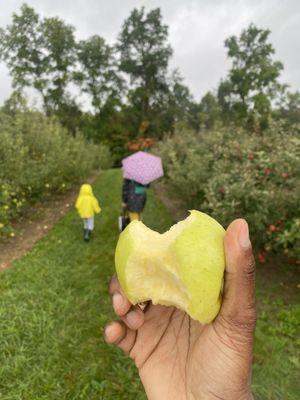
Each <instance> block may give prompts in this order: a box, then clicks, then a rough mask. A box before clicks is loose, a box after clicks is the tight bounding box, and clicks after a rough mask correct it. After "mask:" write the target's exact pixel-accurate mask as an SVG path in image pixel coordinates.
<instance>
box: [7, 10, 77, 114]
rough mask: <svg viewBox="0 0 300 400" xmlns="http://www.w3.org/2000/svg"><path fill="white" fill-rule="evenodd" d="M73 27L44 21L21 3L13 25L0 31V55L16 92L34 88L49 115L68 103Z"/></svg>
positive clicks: (62, 23)
mask: <svg viewBox="0 0 300 400" xmlns="http://www.w3.org/2000/svg"><path fill="white" fill-rule="evenodd" d="M74 51H75V39H74V28H73V27H72V26H70V25H67V24H65V23H64V21H62V20H61V19H59V18H44V19H41V18H40V16H39V15H38V14H37V13H36V12H35V11H34V9H33V8H31V7H29V6H28V5H26V4H23V5H22V7H21V10H20V13H19V14H16V13H15V14H13V17H12V24H11V25H8V26H7V27H6V29H2V30H1V32H0V54H1V58H2V59H3V60H4V61H5V62H6V64H7V66H8V69H9V71H10V74H11V76H12V80H13V87H14V88H15V90H17V91H20V92H22V91H23V89H24V88H26V87H33V88H34V89H36V90H37V91H38V92H39V93H40V95H41V97H42V101H43V105H44V108H45V110H46V111H47V112H48V113H52V112H56V111H57V110H58V109H59V108H60V107H61V106H62V105H63V104H66V103H68V101H69V99H68V94H67V85H68V83H69V82H70V78H71V69H72V66H73V65H74V61H75V57H74Z"/></svg>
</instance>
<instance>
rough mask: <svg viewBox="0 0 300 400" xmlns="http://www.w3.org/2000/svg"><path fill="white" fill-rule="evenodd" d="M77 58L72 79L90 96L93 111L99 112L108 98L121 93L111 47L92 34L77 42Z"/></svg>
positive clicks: (114, 97)
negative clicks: (77, 65)
mask: <svg viewBox="0 0 300 400" xmlns="http://www.w3.org/2000/svg"><path fill="white" fill-rule="evenodd" d="M77 58H78V62H79V70H78V71H76V72H75V73H74V80H75V82H77V83H78V84H79V85H80V87H81V90H82V91H83V92H84V93H87V94H89V95H90V96H91V99H92V106H93V108H94V111H95V112H96V113H99V112H100V111H101V110H102V107H103V106H104V105H105V104H107V102H108V100H109V101H111V100H112V99H119V98H120V94H121V89H122V81H121V79H120V77H119V75H118V71H117V65H116V60H114V56H113V48H112V47H111V46H109V45H108V44H106V43H105V40H104V39H103V38H102V37H100V36H97V35H94V36H92V37H90V38H89V39H87V40H81V41H80V42H79V43H78V45H77Z"/></svg>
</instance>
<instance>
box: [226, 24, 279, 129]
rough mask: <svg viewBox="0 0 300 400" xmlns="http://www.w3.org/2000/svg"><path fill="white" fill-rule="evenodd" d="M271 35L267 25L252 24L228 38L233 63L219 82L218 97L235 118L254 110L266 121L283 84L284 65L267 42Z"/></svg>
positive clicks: (229, 54) (243, 116) (229, 53)
mask: <svg viewBox="0 0 300 400" xmlns="http://www.w3.org/2000/svg"><path fill="white" fill-rule="evenodd" d="M269 35H270V31H269V30H268V29H266V30H265V29H259V28H257V27H256V26H255V25H254V24H250V26H249V27H248V28H247V29H245V30H243V31H242V33H241V35H240V36H239V37H236V36H231V37H230V38H228V39H227V40H226V41H225V46H226V47H227V54H228V57H229V58H230V59H231V60H232V67H231V69H230V71H229V75H228V77H227V79H225V80H224V81H222V82H221V84H220V87H219V99H220V103H221V104H222V105H223V108H224V111H226V112H230V113H231V114H232V115H233V116H234V117H235V118H236V119H245V118H247V116H249V115H251V113H252V112H253V111H255V112H257V113H258V114H259V115H260V116H261V118H262V123H263V122H265V121H266V118H267V116H268V114H269V113H270V110H271V102H272V99H274V98H275V96H276V95H277V93H278V91H279V90H280V88H281V87H282V85H280V84H279V82H278V77H279V75H280V72H281V71H282V69H283V65H282V63H281V62H279V61H274V60H273V58H272V56H273V54H274V53H275V50H274V48H273V46H272V45H271V43H269V42H268V38H269Z"/></svg>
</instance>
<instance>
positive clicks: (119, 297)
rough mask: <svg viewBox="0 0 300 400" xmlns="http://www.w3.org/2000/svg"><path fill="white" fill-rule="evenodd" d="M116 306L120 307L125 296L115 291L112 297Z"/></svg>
mask: <svg viewBox="0 0 300 400" xmlns="http://www.w3.org/2000/svg"><path fill="white" fill-rule="evenodd" d="M112 302H113V306H114V308H116V307H119V306H120V305H121V304H122V303H123V296H122V295H121V294H120V293H115V294H114V295H113V297H112Z"/></svg>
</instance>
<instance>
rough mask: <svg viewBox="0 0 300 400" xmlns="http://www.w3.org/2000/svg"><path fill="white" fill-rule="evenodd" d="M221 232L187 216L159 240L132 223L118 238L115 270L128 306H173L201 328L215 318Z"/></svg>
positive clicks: (196, 215) (195, 215)
mask: <svg viewBox="0 0 300 400" xmlns="http://www.w3.org/2000/svg"><path fill="white" fill-rule="evenodd" d="M224 235H225V230H224V228H223V227H222V226H221V225H220V224H219V223H218V222H217V221H216V220H214V219H213V218H211V217H210V216H208V215H207V214H204V213H202V212H200V211H196V210H192V211H191V212H190V215H189V217H187V218H186V219H185V220H184V221H180V222H179V223H177V224H176V225H174V226H173V227H171V229H170V230H169V231H167V232H165V233H163V234H159V233H158V232H155V231H152V230H151V229H149V228H148V227H146V226H145V225H144V224H143V223H142V222H139V221H133V222H131V223H130V224H129V225H128V226H127V227H126V229H125V230H124V231H123V232H122V233H121V235H120V238H119V241H118V244H117V248H116V253H115V265H116V271H117V275H118V279H119V282H120V285H121V288H122V290H123V292H124V293H125V295H126V296H127V297H128V299H129V300H130V301H131V303H132V304H137V303H140V302H143V301H146V300H151V301H152V302H153V304H162V305H173V306H176V307H177V308H180V309H182V310H184V311H186V312H187V313H188V314H189V315H190V316H191V317H192V318H193V319H195V320H198V321H200V322H201V323H203V324H205V323H209V322H211V321H212V320H213V319H214V318H215V317H216V315H217V314H218V312H219V309H220V306H221V297H222V296H221V294H222V288H223V276H224V269H225V256H224V247H223V240H224Z"/></svg>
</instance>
